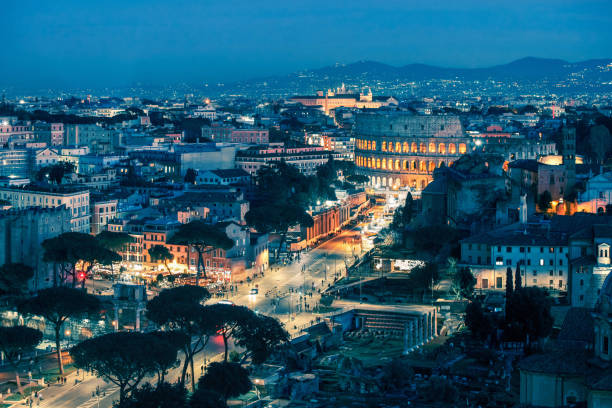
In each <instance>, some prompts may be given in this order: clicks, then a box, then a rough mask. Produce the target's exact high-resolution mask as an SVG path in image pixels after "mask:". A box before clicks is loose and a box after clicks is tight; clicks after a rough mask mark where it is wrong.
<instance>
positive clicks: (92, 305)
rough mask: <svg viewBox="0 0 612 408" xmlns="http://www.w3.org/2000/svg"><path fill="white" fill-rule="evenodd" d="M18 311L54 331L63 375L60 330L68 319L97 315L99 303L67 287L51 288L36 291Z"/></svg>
mask: <svg viewBox="0 0 612 408" xmlns="http://www.w3.org/2000/svg"><path fill="white" fill-rule="evenodd" d="M18 310H19V312H20V313H22V314H26V315H36V316H41V317H43V318H44V319H45V320H46V321H47V322H49V323H50V324H51V325H52V326H53V328H54V331H55V347H56V350H57V361H58V365H59V370H60V373H61V374H62V375H63V374H64V366H63V362H62V348H61V342H60V340H61V329H62V326H63V324H64V322H65V321H66V320H67V319H69V318H80V317H85V316H89V315H91V314H94V313H97V312H98V311H99V310H100V301H99V300H98V298H96V297H95V296H93V295H89V294H87V292H85V291H82V290H79V289H72V288H67V287H53V288H48V289H43V290H40V291H38V293H37V294H36V296H34V297H33V298H30V299H27V300H25V301H23V302H21V303H20V304H19V305H18Z"/></svg>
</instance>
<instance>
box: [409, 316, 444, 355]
mask: <svg viewBox="0 0 612 408" xmlns="http://www.w3.org/2000/svg"><path fill="white" fill-rule="evenodd" d="M437 335H438V333H437V325H436V311H435V310H433V311H431V312H429V313H423V314H421V315H419V316H417V317H416V318H415V319H412V320H409V321H406V322H404V354H408V353H409V352H410V351H411V350H413V349H414V348H418V347H420V346H422V345H423V344H425V343H427V342H428V341H430V340H432V339H433V338H434V337H435V336H437Z"/></svg>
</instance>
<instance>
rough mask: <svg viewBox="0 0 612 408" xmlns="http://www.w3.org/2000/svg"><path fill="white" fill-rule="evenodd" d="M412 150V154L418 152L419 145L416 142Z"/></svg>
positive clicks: (413, 143)
mask: <svg viewBox="0 0 612 408" xmlns="http://www.w3.org/2000/svg"><path fill="white" fill-rule="evenodd" d="M411 150H412V153H416V152H417V150H418V148H417V144H416V142H412V148H411Z"/></svg>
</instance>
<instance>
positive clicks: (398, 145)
mask: <svg viewBox="0 0 612 408" xmlns="http://www.w3.org/2000/svg"><path fill="white" fill-rule="evenodd" d="M395 152H396V153H401V152H402V144H401V143H400V142H395Z"/></svg>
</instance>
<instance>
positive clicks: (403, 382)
mask: <svg viewBox="0 0 612 408" xmlns="http://www.w3.org/2000/svg"><path fill="white" fill-rule="evenodd" d="M413 375H414V371H413V370H412V368H411V367H410V366H409V365H408V364H406V363H405V362H403V361H402V360H401V359H399V358H394V359H393V360H391V361H390V362H389V363H388V364H386V365H385V366H384V367H383V377H382V378H381V381H380V384H381V386H382V388H383V389H384V390H385V391H393V390H395V391H400V390H403V389H404V387H406V386H407V385H409V384H410V383H411V379H412V376H413Z"/></svg>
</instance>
